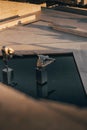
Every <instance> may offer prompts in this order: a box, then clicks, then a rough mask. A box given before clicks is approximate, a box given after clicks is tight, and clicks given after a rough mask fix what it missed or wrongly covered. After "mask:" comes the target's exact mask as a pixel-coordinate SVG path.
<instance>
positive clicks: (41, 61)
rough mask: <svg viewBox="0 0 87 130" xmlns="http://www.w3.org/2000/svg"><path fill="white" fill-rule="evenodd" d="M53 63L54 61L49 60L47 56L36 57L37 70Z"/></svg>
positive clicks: (52, 59)
mask: <svg viewBox="0 0 87 130" xmlns="http://www.w3.org/2000/svg"><path fill="white" fill-rule="evenodd" d="M54 61H55V59H54V58H50V57H49V56H48V55H38V60H37V68H42V67H46V66H47V65H49V64H51V63H52V62H54Z"/></svg>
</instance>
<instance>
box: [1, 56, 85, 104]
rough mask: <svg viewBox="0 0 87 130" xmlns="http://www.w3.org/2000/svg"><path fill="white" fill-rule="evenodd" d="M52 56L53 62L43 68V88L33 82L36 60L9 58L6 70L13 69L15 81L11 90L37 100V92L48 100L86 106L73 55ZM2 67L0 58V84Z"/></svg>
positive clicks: (35, 58) (34, 58)
mask: <svg viewBox="0 0 87 130" xmlns="http://www.w3.org/2000/svg"><path fill="white" fill-rule="evenodd" d="M51 57H53V58H55V59H56V61H55V62H54V63H52V64H50V65H48V66H47V67H46V71H47V77H48V81H47V83H46V84H45V85H43V86H40V85H37V83H36V61H37V57H35V56H24V57H21V58H20V57H15V58H13V59H11V60H10V61H9V67H11V68H13V69H14V82H16V83H17V85H15V86H13V87H14V88H15V89H17V90H19V91H22V92H24V93H26V94H28V95H30V96H32V97H34V98H38V93H39V96H41V95H40V92H42V94H43V93H44V95H46V96H45V98H47V99H49V100H56V101H60V102H65V103H70V104H75V105H77V106H81V107H86V106H87V97H86V94H85V91H84V87H83V84H82V82H81V79H80V76H79V73H78V70H77V66H76V64H75V60H74V57H73V55H52V56H51ZM3 66H4V64H3V62H2V59H0V81H1V82H2V72H1V71H2V69H3ZM38 87H39V92H38ZM40 89H41V90H40Z"/></svg>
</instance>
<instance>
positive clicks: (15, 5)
mask: <svg viewBox="0 0 87 130" xmlns="http://www.w3.org/2000/svg"><path fill="white" fill-rule="evenodd" d="M38 11H41V6H40V5H35V4H29V3H21V2H10V1H0V20H2V19H6V18H9V17H12V16H17V15H18V16H22V15H26V14H32V13H35V12H38Z"/></svg>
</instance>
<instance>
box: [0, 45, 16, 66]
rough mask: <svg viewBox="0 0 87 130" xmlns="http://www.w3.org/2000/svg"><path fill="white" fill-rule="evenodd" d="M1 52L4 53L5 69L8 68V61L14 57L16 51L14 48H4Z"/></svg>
mask: <svg viewBox="0 0 87 130" xmlns="http://www.w3.org/2000/svg"><path fill="white" fill-rule="evenodd" d="M1 52H2V56H3V62H4V64H5V67H6V68H8V60H9V59H11V58H12V57H13V55H14V50H13V49H12V48H9V47H6V46H3V47H2V49H1Z"/></svg>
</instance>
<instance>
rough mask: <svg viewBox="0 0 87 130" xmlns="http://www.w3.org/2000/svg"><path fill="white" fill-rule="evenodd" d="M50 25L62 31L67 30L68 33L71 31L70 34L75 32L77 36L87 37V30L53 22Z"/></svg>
mask: <svg viewBox="0 0 87 130" xmlns="http://www.w3.org/2000/svg"><path fill="white" fill-rule="evenodd" d="M49 26H50V27H52V29H55V30H58V31H61V32H66V33H70V34H74V35H77V36H81V37H86V38H87V32H85V31H84V30H80V29H78V28H76V29H75V28H68V27H64V26H61V25H56V24H54V23H51V24H50V25H49Z"/></svg>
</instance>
